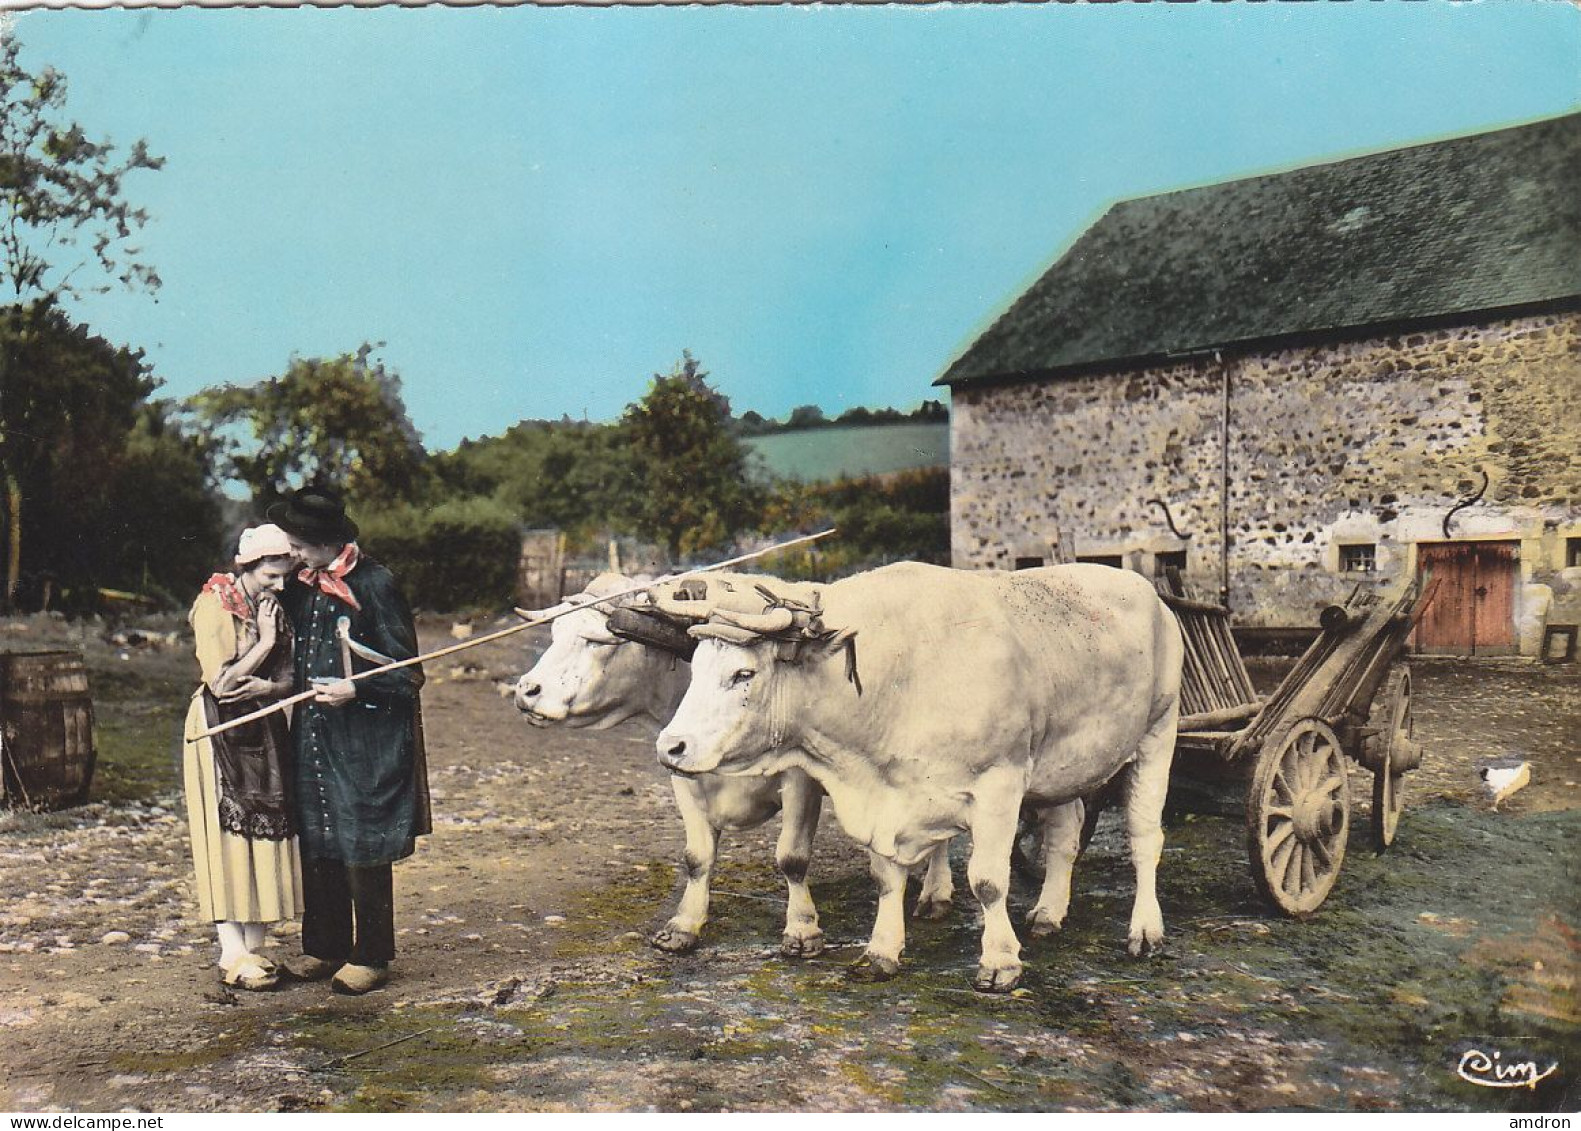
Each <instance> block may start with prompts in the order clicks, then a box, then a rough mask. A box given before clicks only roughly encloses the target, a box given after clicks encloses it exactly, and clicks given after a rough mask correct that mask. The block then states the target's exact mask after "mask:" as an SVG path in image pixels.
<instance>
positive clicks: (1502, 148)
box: [935, 114, 1581, 385]
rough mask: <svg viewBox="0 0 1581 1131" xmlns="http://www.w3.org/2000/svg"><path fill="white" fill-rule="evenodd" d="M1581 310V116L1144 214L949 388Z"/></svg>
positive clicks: (1092, 238)
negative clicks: (1572, 307) (1317, 337)
mask: <svg viewBox="0 0 1581 1131" xmlns="http://www.w3.org/2000/svg"><path fill="white" fill-rule="evenodd" d="M1577 296H1581V114H1569V115H1566V116H1564V117H1560V118H1551V119H1548V120H1546V121H1541V122H1536V123H1533V124H1530V125H1524V126H1516V127H1513V128H1510V129H1502V130H1495V131H1492V132H1488V133H1481V134H1475V135H1472V136H1470V137H1460V138H1454V139H1451V140H1447V141H1438V142H1432V143H1429V144H1425V145H1417V146H1411V147H1409V148H1404V149H1393V150H1389V151H1387V152H1383V153H1375V154H1369V155H1367V156H1363V157H1354V158H1350V159H1347V160H1343V161H1335V162H1332V163H1329V164H1323V165H1312V166H1308V167H1305V168H1301V169H1295V170H1292V171H1289V172H1284V173H1273V174H1269V175H1267V176H1259V177H1248V178H1246V179H1244V180H1238V181H1228V182H1225V183H1223V184H1216V185H1209V186H1207V187H1205V188H1193V189H1185V190H1182V191H1179V192H1170V193H1165V194H1163V195H1160V196H1150V197H1143V198H1139V199H1136V200H1126V201H1122V202H1120V203H1119V204H1116V205H1114V206H1113V207H1112V208H1110V209H1109V210H1108V211H1107V212H1106V213H1104V215H1103V216H1102V217H1101V218H1100V219H1099V220H1098V221H1097V222H1096V223H1095V224H1093V226H1092V227H1090V228H1088V229H1087V230H1086V231H1085V232H1084V233H1083V234H1082V235H1081V236H1080V237H1079V238H1078V239H1077V240H1076V242H1075V243H1074V244H1072V245H1071V247H1070V249H1069V250H1068V251H1066V252H1065V254H1064V255H1062V256H1061V257H1060V258H1059V259H1058V260H1057V261H1056V262H1055V264H1054V266H1052V267H1051V268H1049V270H1048V271H1047V272H1046V273H1045V274H1044V275H1043V277H1042V278H1040V279H1039V280H1038V281H1037V282H1036V283H1035V284H1033V286H1032V287H1031V288H1030V289H1029V290H1028V291H1027V292H1026V293H1025V294H1023V295H1022V296H1021V297H1020V298H1019V299H1017V300H1016V301H1015V302H1014V303H1013V304H1011V306H1010V308H1009V309H1008V310H1007V311H1006V312H1005V313H1004V314H1003V315H1002V316H1001V317H1000V318H999V319H998V320H997V321H996V322H995V323H994V324H993V325H992V326H991V327H990V328H989V329H988V330H987V331H986V332H985V333H984V334H983V335H982V336H981V337H979V338H978V339H977V341H976V342H975V343H974V344H973V345H972V346H971V347H970V348H969V349H968V350H967V351H966V352H965V353H964V354H962V355H961V356H960V357H959V358H957V359H956V361H955V362H954V363H953V364H952V365H951V366H950V367H949V368H948V369H947V370H945V372H944V375H943V376H942V377H940V378H939V379H938V380H937V381H936V382H935V384H938V385H962V384H972V383H977V382H992V381H1004V380H1014V379H1018V378H1024V377H1030V376H1044V375H1053V374H1057V373H1059V372H1061V371H1063V370H1068V369H1078V368H1080V369H1087V368H1093V367H1096V366H1098V365H1099V364H1100V363H1122V362H1124V363H1138V362H1143V361H1149V360H1157V359H1159V358H1162V357H1166V356H1169V355H1179V354H1182V353H1189V352H1193V351H1197V350H1204V349H1214V348H1220V347H1225V346H1232V345H1236V344H1247V343H1255V342H1258V341H1263V340H1267V339H1272V338H1281V337H1287V336H1290V335H1303V334H1313V333H1325V332H1338V331H1346V330H1355V329H1359V328H1363V327H1369V326H1379V325H1383V324H1397V323H1401V322H1411V321H1415V320H1422V319H1433V318H1440V317H1444V316H1449V315H1460V314H1469V313H1481V312H1489V311H1495V310H1499V309H1502V308H1510V307H1520V306H1528V305H1531V304H1535V303H1546V302H1553V301H1555V300H1564V299H1572V298H1575V297H1577Z"/></svg>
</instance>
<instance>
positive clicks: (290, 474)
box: [187, 345, 426, 507]
mask: <svg viewBox="0 0 1581 1131" xmlns="http://www.w3.org/2000/svg"><path fill="white" fill-rule="evenodd" d="M372 352H373V347H372V346H369V345H364V346H362V348H360V349H359V350H358V351H357V352H356V353H354V354H350V353H348V354H342V355H341V356H340V357H335V358H328V359H321V358H310V359H302V358H295V357H294V358H292V359H291V361H290V364H289V365H288V366H287V367H286V371H285V373H284V374H283V375H281V376H279V377H271V378H269V379H268V380H265V381H260V382H258V383H257V384H255V385H225V386H222V387H219V388H214V389H206V390H204V391H203V392H201V393H199V394H198V395H197V396H195V397H193V398H191V399H190V400H189V401H188V402H187V404H188V408H189V410H190V411H191V412H192V413H193V414H194V415H195V416H196V418H197V419H198V420H200V421H201V422H203V424H204V425H205V426H206V427H207V428H208V429H209V430H210V431H211V434H212V435H213V437H214V442H215V458H216V471H217V473H218V474H219V476H220V477H221V478H225V479H234V480H236V481H238V482H240V483H243V484H245V485H246V486H247V488H248V489H249V490H250V491H251V492H252V497H253V502H254V504H255V505H257V506H260V507H261V506H267V505H268V504H269V503H271V502H273V501H274V500H275V499H278V498H279V497H281V496H282V495H284V494H285V493H286V492H288V491H290V490H292V489H294V488H298V487H302V486H304V485H306V484H307V483H313V482H316V483H322V484H325V485H328V486H333V487H336V488H338V489H340V490H341V491H343V492H344V493H345V494H346V495H347V497H348V498H349V499H351V500H353V501H355V502H358V503H363V504H375V505H382V504H389V503H393V502H399V501H403V500H410V499H413V498H415V497H416V496H417V495H418V494H420V493H421V491H422V489H423V487H424V476H425V473H426V462H425V461H426V453H425V452H424V450H423V444H422V439H421V437H419V435H418V433H417V429H416V428H414V427H413V426H412V421H411V418H410V417H409V416H408V415H407V413H406V405H405V402H403V401H402V399H401V379H400V378H399V377H398V376H396V375H395V374H394V373H391V372H390V371H389V370H387V369H385V367H384V365H383V364H382V363H380V362H377V361H373V360H371V357H370V355H371V354H372Z"/></svg>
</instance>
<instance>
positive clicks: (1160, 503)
mask: <svg viewBox="0 0 1581 1131" xmlns="http://www.w3.org/2000/svg"><path fill="white" fill-rule="evenodd" d="M1147 505H1148V506H1156V507H1158V508H1159V509H1160V510H1162V511H1163V512H1164V521H1165V522H1166V523H1168V524H1169V532H1170V533H1171V534H1173V535H1174V536H1175V537H1176V538H1179V539H1180V540H1181V541H1182V542H1184V541H1186V540H1187V539H1189V538H1190V537H1191V535H1189V534H1182V533H1181V532H1180V530H1179V529H1178V528H1177V527H1176V526H1175V516H1174V515H1172V514H1170V513H1169V504H1168V503H1166V502H1164V500H1163V499H1149V500H1147Z"/></svg>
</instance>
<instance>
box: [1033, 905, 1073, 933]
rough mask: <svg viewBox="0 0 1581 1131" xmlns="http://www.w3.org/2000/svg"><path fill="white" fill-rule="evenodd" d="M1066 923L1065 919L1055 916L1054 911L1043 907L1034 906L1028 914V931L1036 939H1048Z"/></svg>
mask: <svg viewBox="0 0 1581 1131" xmlns="http://www.w3.org/2000/svg"><path fill="white" fill-rule="evenodd" d="M1064 925H1065V920H1064V919H1056V918H1054V913H1053V912H1051V911H1049V910H1047V909H1046V908H1043V907H1034V908H1033V909H1032V911H1031V912H1030V913H1029V914H1028V915H1027V933H1028V934H1030V935H1031V936H1032V937H1033V938H1035V939H1046V938H1048V937H1049V936H1050V935H1052V934H1055V933H1056V932H1057V931H1059V929H1060V928H1061V927H1063V926H1064Z"/></svg>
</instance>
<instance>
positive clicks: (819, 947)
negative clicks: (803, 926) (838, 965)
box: [780, 931, 823, 958]
mask: <svg viewBox="0 0 1581 1131" xmlns="http://www.w3.org/2000/svg"><path fill="white" fill-rule="evenodd" d="M780 953H781V954H783V955H784V956H785V957H786V958H812V957H813V956H814V955H818V954H822V953H823V932H822V931H813V932H812V933H811V934H807V935H793V934H790V933H789V932H787V933H786V934H785V935H783V936H782V937H781V938H780Z"/></svg>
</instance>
